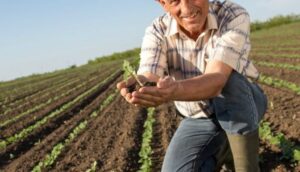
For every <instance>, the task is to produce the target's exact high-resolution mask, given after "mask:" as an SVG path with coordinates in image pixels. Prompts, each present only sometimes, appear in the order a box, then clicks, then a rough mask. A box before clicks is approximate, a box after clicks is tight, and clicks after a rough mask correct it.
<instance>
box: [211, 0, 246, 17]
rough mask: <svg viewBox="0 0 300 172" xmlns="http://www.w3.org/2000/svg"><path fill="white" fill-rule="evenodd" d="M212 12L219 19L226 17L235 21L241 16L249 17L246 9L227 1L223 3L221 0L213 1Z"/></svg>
mask: <svg viewBox="0 0 300 172" xmlns="http://www.w3.org/2000/svg"><path fill="white" fill-rule="evenodd" d="M210 12H212V13H213V14H215V15H216V16H217V17H218V19H221V18H224V17H225V18H227V19H230V18H231V19H233V18H235V17H237V16H240V15H249V14H248V12H247V10H246V9H245V8H244V7H242V6H241V5H239V4H237V3H235V2H232V1H229V0H225V1H222V2H221V1H219V0H214V1H211V11H210Z"/></svg>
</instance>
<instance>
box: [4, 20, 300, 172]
mask: <svg viewBox="0 0 300 172" xmlns="http://www.w3.org/2000/svg"><path fill="white" fill-rule="evenodd" d="M299 28H300V23H299V22H298V23H297V22H296V23H291V24H287V25H282V26H278V27H273V28H270V29H264V30H260V31H256V32H254V33H253V34H252V37H251V41H252V45H253V46H252V52H251V54H250V58H251V59H253V60H254V61H255V64H256V66H257V67H258V69H259V71H260V72H261V74H262V76H261V77H260V80H259V84H260V85H261V86H262V88H263V89H264V91H265V93H266V94H267V96H268V99H269V102H268V105H269V108H268V111H267V113H266V115H265V118H264V121H263V122H262V124H261V128H260V136H261V145H260V162H261V168H262V171H278V172H281V171H283V172H284V171H300V148H299V147H300V144H299V143H300V138H299V136H300V96H299V95H300V77H299V76H300V41H299V40H300V30H299ZM122 62H123V61H122V60H106V61H105V60H103V61H98V62H95V63H90V64H88V65H85V66H81V67H76V66H75V67H70V68H69V69H66V70H62V71H56V72H52V73H47V74H43V75H33V76H30V77H25V78H20V79H17V80H14V81H9V82H1V83H0V171H1V172H2V171H7V172H11V171H89V172H91V171H138V170H139V169H141V168H142V169H148V168H150V167H151V171H155V172H156V171H160V167H161V164H162V160H163V156H164V153H165V151H166V148H167V146H168V144H169V142H170V139H171V137H172V135H173V133H174V132H175V130H176V127H177V126H178V124H179V122H180V118H179V117H178V116H175V108H174V106H173V104H171V103H169V104H166V105H162V106H159V107H157V108H156V109H155V110H154V111H153V109H141V108H136V107H134V106H131V105H129V104H128V103H126V102H125V101H124V100H123V99H122V98H121V97H120V95H119V94H118V92H116V83H117V82H118V81H120V80H121V79H122V71H121V70H120V68H121V66H122ZM139 161H140V162H139ZM146 171H147V170H146Z"/></svg>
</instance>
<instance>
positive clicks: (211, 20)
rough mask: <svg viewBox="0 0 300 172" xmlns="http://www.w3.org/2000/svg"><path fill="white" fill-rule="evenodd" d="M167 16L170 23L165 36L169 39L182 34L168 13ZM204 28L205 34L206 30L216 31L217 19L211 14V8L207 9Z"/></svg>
mask: <svg viewBox="0 0 300 172" xmlns="http://www.w3.org/2000/svg"><path fill="white" fill-rule="evenodd" d="M167 15H168V17H170V22H169V26H168V27H167V30H166V32H165V36H166V37H171V36H173V35H176V34H179V33H182V32H181V31H180V29H179V27H178V24H177V22H176V20H175V19H174V18H173V17H171V15H170V14H169V13H168V14H167ZM205 27H206V29H205V32H206V31H208V30H214V29H218V24H217V19H216V16H215V15H214V13H213V12H212V10H211V8H210V9H209V12H208V15H207V18H206V26H205Z"/></svg>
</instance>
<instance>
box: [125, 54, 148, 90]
mask: <svg viewBox="0 0 300 172" xmlns="http://www.w3.org/2000/svg"><path fill="white" fill-rule="evenodd" d="M123 70H124V79H125V80H128V78H129V76H132V77H133V78H134V79H135V80H136V81H137V83H138V84H139V85H140V86H141V87H143V86H144V84H143V83H142V82H141V81H140V80H139V78H138V76H137V74H136V72H135V69H134V67H132V66H131V65H130V63H129V61H127V60H124V63H123Z"/></svg>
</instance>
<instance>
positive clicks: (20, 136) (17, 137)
mask: <svg viewBox="0 0 300 172" xmlns="http://www.w3.org/2000/svg"><path fill="white" fill-rule="evenodd" d="M117 73H119V72H116V73H114V74H112V75H111V76H110V77H108V78H106V79H105V80H104V81H102V82H101V83H99V84H97V85H95V86H94V87H92V88H91V89H89V90H88V91H86V92H84V93H83V94H81V95H79V96H78V97H77V98H75V99H74V100H72V101H71V102H68V103H66V104H65V105H63V106H62V107H61V108H59V109H57V110H55V111H54V112H52V113H50V114H49V115H48V116H46V117H44V118H43V119H41V120H39V121H37V122H36V123H35V124H33V125H31V126H29V127H27V128H24V129H23V130H22V131H20V132H19V133H16V134H14V135H13V136H10V137H8V138H6V139H4V140H2V141H0V150H1V149H4V148H6V146H7V145H9V144H12V143H15V142H18V141H20V140H22V139H24V138H25V137H27V136H28V135H29V134H30V133H31V132H32V131H33V130H34V129H36V128H38V127H40V126H42V125H44V124H45V123H46V122H47V121H48V120H50V119H51V118H54V117H55V116H57V115H59V114H61V113H62V112H64V111H65V110H67V109H68V108H69V107H71V106H72V105H74V104H75V103H77V102H80V101H81V100H83V99H84V98H85V97H86V96H88V95H90V94H92V93H93V92H95V91H96V90H97V89H98V88H99V87H101V86H102V85H104V84H105V83H106V82H108V81H109V80H111V79H112V78H113V77H114V76H115V75H116V74H117Z"/></svg>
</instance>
